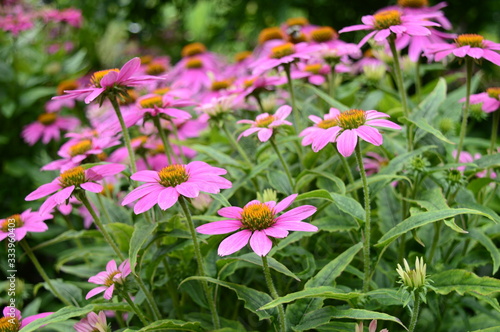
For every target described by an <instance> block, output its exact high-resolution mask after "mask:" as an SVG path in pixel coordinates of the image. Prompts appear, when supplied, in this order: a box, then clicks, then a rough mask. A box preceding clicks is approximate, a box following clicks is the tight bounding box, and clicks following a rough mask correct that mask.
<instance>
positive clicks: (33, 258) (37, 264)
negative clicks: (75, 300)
mask: <svg viewBox="0 0 500 332" xmlns="http://www.w3.org/2000/svg"><path fill="white" fill-rule="evenodd" d="M19 243H20V244H21V247H23V249H24V252H25V253H26V255H27V256H28V257H29V258H30V259H31V261H32V262H33V265H35V268H36V269H37V271H38V273H39V274H40V276H41V277H42V279H43V280H44V281H45V283H46V284H47V286H49V288H50V290H51V291H52V293H53V294H54V295H55V296H56V297H57V298H58V299H59V300H61V302H62V303H64V304H65V305H67V306H71V305H72V304H71V302H69V301H68V300H67V299H66V298H64V297H63V296H62V295H61V294H60V293H59V291H58V290H57V289H56V288H55V287H54V285H53V284H52V282H51V281H50V279H49V276H48V275H47V273H45V270H44V269H43V267H42V265H41V264H40V262H39V261H38V259H37V258H36V256H35V254H33V251H32V250H31V248H30V246H29V244H28V242H27V241H26V240H25V239H23V240H21V241H20V242H19Z"/></svg>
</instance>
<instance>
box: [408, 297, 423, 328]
mask: <svg viewBox="0 0 500 332" xmlns="http://www.w3.org/2000/svg"><path fill="white" fill-rule="evenodd" d="M420 301H421V300H420V295H419V294H418V291H416V292H415V305H414V306H413V314H412V315H411V321H410V326H409V328H408V331H409V332H413V331H415V326H417V320H418V314H419V311H420Z"/></svg>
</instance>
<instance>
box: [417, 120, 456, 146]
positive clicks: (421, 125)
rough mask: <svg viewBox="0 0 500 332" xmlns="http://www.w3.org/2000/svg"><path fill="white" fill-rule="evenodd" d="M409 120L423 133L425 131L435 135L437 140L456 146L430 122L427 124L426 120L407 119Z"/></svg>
mask: <svg viewBox="0 0 500 332" xmlns="http://www.w3.org/2000/svg"><path fill="white" fill-rule="evenodd" d="M407 120H408V121H410V122H411V123H413V124H414V125H416V126H417V127H418V128H419V129H421V130H422V131H425V132H426V133H428V134H431V135H434V136H435V137H436V138H437V139H439V140H441V141H443V142H445V143H448V144H452V145H455V143H453V142H452V141H450V140H449V139H448V138H446V136H444V135H443V134H442V133H441V132H440V131H439V130H438V129H436V128H434V127H433V126H431V125H430V124H429V122H427V120H426V119H424V118H414V119H407Z"/></svg>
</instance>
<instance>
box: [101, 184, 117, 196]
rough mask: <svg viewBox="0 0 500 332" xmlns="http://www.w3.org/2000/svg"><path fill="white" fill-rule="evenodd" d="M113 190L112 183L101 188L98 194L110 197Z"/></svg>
mask: <svg viewBox="0 0 500 332" xmlns="http://www.w3.org/2000/svg"><path fill="white" fill-rule="evenodd" d="M114 189H115V186H114V185H113V184H112V183H106V185H105V186H104V187H103V189H102V191H101V192H100V194H101V195H103V196H108V197H111V196H112V195H113V190H114Z"/></svg>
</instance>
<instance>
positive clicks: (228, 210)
mask: <svg viewBox="0 0 500 332" xmlns="http://www.w3.org/2000/svg"><path fill="white" fill-rule="evenodd" d="M241 212H243V209H242V208H240V207H237V206H228V207H223V208H222V209H219V211H217V214H219V216H221V217H226V218H232V219H240V218H241Z"/></svg>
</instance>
